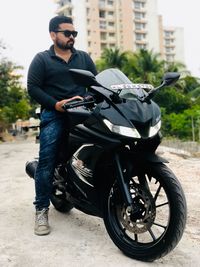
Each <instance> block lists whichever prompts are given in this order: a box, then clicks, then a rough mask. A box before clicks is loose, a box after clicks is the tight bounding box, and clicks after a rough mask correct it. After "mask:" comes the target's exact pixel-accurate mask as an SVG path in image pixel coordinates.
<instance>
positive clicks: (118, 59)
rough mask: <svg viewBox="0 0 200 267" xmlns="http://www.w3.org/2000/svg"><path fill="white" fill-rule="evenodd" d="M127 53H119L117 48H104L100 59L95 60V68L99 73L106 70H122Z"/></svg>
mask: <svg viewBox="0 0 200 267" xmlns="http://www.w3.org/2000/svg"><path fill="white" fill-rule="evenodd" d="M126 53H127V52H120V50H119V49H118V48H116V49H112V48H106V49H104V51H103V53H102V56H101V59H100V60H97V62H96V66H97V69H98V70H99V71H102V70H105V69H107V68H118V69H120V70H122V69H123V66H124V64H126V62H127V58H126Z"/></svg>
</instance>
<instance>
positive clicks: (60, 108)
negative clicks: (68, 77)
mask: <svg viewBox="0 0 200 267" xmlns="http://www.w3.org/2000/svg"><path fill="white" fill-rule="evenodd" d="M75 99H77V100H83V97H81V96H79V95H76V96H73V97H71V98H68V99H63V100H61V101H58V102H57V103H56V104H55V109H56V110H57V111H60V112H65V111H64V109H63V108H62V106H63V105H64V104H65V103H67V102H69V101H72V100H75Z"/></svg>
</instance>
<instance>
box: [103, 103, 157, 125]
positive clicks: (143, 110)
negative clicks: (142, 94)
mask: <svg viewBox="0 0 200 267" xmlns="http://www.w3.org/2000/svg"><path fill="white" fill-rule="evenodd" d="M100 113H101V115H102V116H103V117H105V118H106V119H108V120H109V121H110V122H112V123H113V124H115V125H121V126H126V127H133V126H134V125H135V124H137V123H140V124H145V123H147V122H149V123H150V125H151V126H152V125H155V124H156V123H157V122H158V121H159V120H160V109H159V107H158V105H157V104H156V103H155V102H153V101H151V102H150V103H146V102H141V101H139V100H137V99H135V100H126V101H125V102H122V103H120V104H116V105H115V106H111V105H109V104H108V103H106V102H104V103H103V104H102V106H101V110H100Z"/></svg>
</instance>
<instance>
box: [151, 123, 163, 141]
mask: <svg viewBox="0 0 200 267" xmlns="http://www.w3.org/2000/svg"><path fill="white" fill-rule="evenodd" d="M160 128H161V120H160V121H159V122H158V123H156V124H155V125H154V126H151V127H150V130H149V137H152V136H154V135H156V134H157V133H158V131H159V130H160Z"/></svg>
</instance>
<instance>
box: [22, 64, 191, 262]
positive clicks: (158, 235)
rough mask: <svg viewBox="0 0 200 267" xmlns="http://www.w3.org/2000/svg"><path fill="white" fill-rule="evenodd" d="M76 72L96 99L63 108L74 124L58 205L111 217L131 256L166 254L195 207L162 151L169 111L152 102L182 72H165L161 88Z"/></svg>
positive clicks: (57, 182)
mask: <svg viewBox="0 0 200 267" xmlns="http://www.w3.org/2000/svg"><path fill="white" fill-rule="evenodd" d="M70 72H71V75H72V77H73V79H74V81H75V82H76V83H77V84H80V85H82V86H87V87H88V88H89V91H90V92H91V93H92V96H91V95H90V96H87V97H86V98H85V99H83V100H81V101H72V102H69V103H66V104H65V105H64V106H63V108H64V109H65V110H66V112H67V114H68V116H69V117H70V119H71V129H70V134H69V143H68V146H67V147H66V151H67V160H66V163H65V164H64V165H62V166H60V165H58V167H57V168H56V169H55V175H54V182H53V185H54V190H53V193H52V198H51V202H52V204H53V205H54V207H55V208H56V209H57V210H58V211H60V212H69V211H70V210H71V209H72V208H76V209H78V210H80V211H82V212H84V213H86V214H89V215H94V216H98V217H101V218H103V220H104V223H105V227H106V229H107V232H108V234H109V235H110V238H111V239H112V240H113V242H114V243H115V245H116V246H117V247H118V248H119V249H120V250H121V251H123V252H124V254H126V255H127V256H129V257H132V258H134V259H137V260H141V261H153V260H155V259H159V258H160V257H163V256H165V255H166V254H167V253H169V252H170V251H171V250H172V249H173V248H174V247H175V246H176V245H177V243H178V242H179V240H180V239H181V237H182V234H183V231H184V227H185V224H186V213H187V211H186V210H187V209H186V200H185V196H184V193H183V190H182V187H181V185H180V183H179V181H178V179H177V178H176V177H175V175H174V174H173V172H172V171H171V170H170V169H169V168H168V167H167V166H166V165H165V163H166V162H167V161H166V160H165V159H164V158H162V157H160V156H159V155H157V154H156V149H157V147H158V146H159V144H160V143H161V133H160V128H161V113H160V109H159V107H158V105H157V104H156V103H155V102H154V101H152V100H151V99H152V97H153V96H154V94H155V93H156V92H157V91H158V90H159V89H160V88H162V87H164V86H167V85H171V84H172V83H174V82H175V81H177V80H178V79H179V74H177V73H167V74H165V76H164V77H163V81H162V83H161V85H160V86H159V87H157V88H153V86H152V85H150V84H133V83H132V82H131V81H130V80H129V79H128V78H127V77H126V76H125V75H124V74H123V73H122V72H121V71H119V70H117V69H108V70H105V71H102V72H101V73H99V74H98V75H97V76H94V75H93V74H92V73H90V72H88V71H84V70H77V69H76V70H75V69H72V70H70ZM63 166H64V168H62V167H63ZM36 167H37V160H35V161H32V162H27V164H26V172H27V174H29V176H30V177H34V173H35V169H36ZM61 169H62V171H60V170H61Z"/></svg>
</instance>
